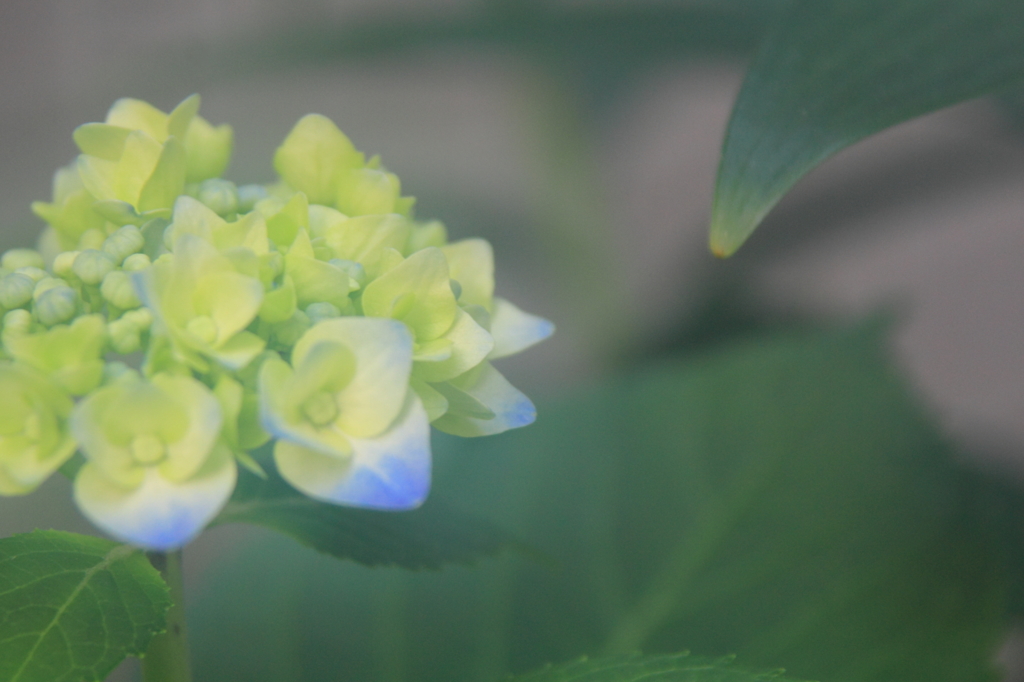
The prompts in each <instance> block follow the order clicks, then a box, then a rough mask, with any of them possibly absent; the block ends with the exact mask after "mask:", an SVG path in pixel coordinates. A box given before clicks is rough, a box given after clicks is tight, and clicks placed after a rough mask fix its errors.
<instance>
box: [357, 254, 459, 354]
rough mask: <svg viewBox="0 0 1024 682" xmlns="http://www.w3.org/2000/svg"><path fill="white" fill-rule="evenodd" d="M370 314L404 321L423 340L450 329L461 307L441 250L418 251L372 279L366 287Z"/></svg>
mask: <svg viewBox="0 0 1024 682" xmlns="http://www.w3.org/2000/svg"><path fill="white" fill-rule="evenodd" d="M362 301H363V312H364V313H365V314H366V316H367V317H392V318H395V319H398V320H401V321H402V322H405V323H406V324H407V325H408V326H409V328H410V329H412V331H413V334H414V335H415V337H416V340H417V341H418V342H420V343H423V342H425V341H432V340H433V339H436V338H438V337H439V336H441V335H443V334H444V333H445V332H446V331H448V330H449V329H450V328H451V326H452V323H453V322H454V321H455V317H456V314H457V313H458V310H459V306H458V304H456V302H455V294H453V293H452V288H451V283H450V282H449V276H448V263H447V261H446V260H445V257H444V254H443V253H441V250H440V249H437V248H428V249H423V250H422V251H417V252H416V253H414V254H412V255H411V256H409V257H408V258H406V259H405V260H404V261H402V262H401V263H400V264H399V265H397V266H396V267H394V268H392V269H391V270H389V271H388V272H386V273H384V274H383V275H381V276H380V277H378V278H377V279H375V280H374V281H372V282H370V283H369V284H368V285H367V286H366V288H365V289H364V290H363V298H362Z"/></svg>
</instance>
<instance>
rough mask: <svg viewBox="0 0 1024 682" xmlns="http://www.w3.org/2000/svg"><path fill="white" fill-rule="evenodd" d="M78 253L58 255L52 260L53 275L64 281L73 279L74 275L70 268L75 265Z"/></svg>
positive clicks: (71, 252) (68, 252)
mask: <svg viewBox="0 0 1024 682" xmlns="http://www.w3.org/2000/svg"><path fill="white" fill-rule="evenodd" d="M79 253H80V252H79V251H64V252H62V253H58V254H57V257H56V258H54V259H53V274H55V275H57V276H58V277H63V278H65V279H66V278H69V277H73V276H74V274H75V273H74V270H73V269H72V266H73V265H74V264H75V258H77V257H78V254H79Z"/></svg>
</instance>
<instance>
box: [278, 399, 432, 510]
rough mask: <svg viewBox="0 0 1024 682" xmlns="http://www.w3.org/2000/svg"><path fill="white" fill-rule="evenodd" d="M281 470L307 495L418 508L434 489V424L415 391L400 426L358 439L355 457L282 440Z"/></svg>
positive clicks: (371, 505) (349, 502)
mask: <svg viewBox="0 0 1024 682" xmlns="http://www.w3.org/2000/svg"><path fill="white" fill-rule="evenodd" d="M274 461H275V463H276V464H277V468H278V471H280V472H281V475H282V476H283V477H284V478H285V480H287V481H288V482H289V483H291V484H292V485H293V486H295V487H296V488H298V489H299V490H301V491H302V492H304V493H306V494H307V495H309V496H311V497H314V498H317V499H320V500H324V501H326V502H332V503H334V504H343V505H349V506H355V507H369V508H371V509H392V510H399V509H413V508H415V507H418V506H419V505H420V504H422V503H423V501H424V500H425V499H426V497H427V493H428V491H429V490H430V423H429V421H428V419H427V413H426V411H425V410H424V409H423V406H422V405H421V404H420V401H419V399H418V398H417V397H416V396H415V394H413V393H412V392H409V394H408V396H407V397H406V400H405V402H404V405H403V409H402V411H401V413H400V414H399V417H398V419H397V420H396V421H395V424H394V425H393V426H392V427H391V428H390V429H388V430H387V431H385V432H384V433H382V434H380V435H379V436H377V437H375V438H353V439H352V455H351V457H349V458H345V459H339V458H335V457H328V456H325V455H323V454H320V453H318V452H315V451H313V450H309V449H307V448H303V447H301V446H298V445H295V444H292V443H288V442H286V441H278V442H277V444H276V445H275V447H274Z"/></svg>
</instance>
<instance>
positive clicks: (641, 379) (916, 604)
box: [196, 327, 1024, 682]
mask: <svg viewBox="0 0 1024 682" xmlns="http://www.w3.org/2000/svg"><path fill="white" fill-rule="evenodd" d="M880 337H881V334H880V333H879V332H878V330H877V327H874V328H862V329H855V330H852V331H844V332H811V331H794V332H787V333H783V334H773V335H760V336H757V335H755V336H751V337H749V338H747V339H745V340H744V341H743V342H738V343H732V344H731V345H729V346H727V347H720V348H718V349H716V350H715V351H714V352H708V351H706V350H705V351H702V352H700V353H699V354H697V355H696V356H694V357H693V358H692V359H689V360H682V361H680V360H675V361H672V362H662V363H658V364H656V365H652V366H649V367H648V368H646V369H645V370H644V371H642V372H633V373H630V374H627V375H625V376H622V377H620V378H618V379H615V380H612V381H608V382H606V383H604V384H598V385H594V386H588V387H587V388H586V389H585V390H577V391H574V392H572V393H570V394H568V395H566V396H564V397H563V399H562V400H560V401H559V402H557V403H551V402H549V403H547V404H545V403H541V404H540V405H539V406H538V419H537V423H536V424H534V425H532V426H530V427H529V428H524V429H517V430H515V431H510V432H508V433H505V434H502V435H500V436H493V437H488V438H478V439H455V438H443V439H438V440H437V442H436V443H435V447H434V452H435V455H436V474H437V475H436V479H435V492H436V493H440V494H442V495H444V498H445V499H447V500H451V501H452V503H453V504H457V505H458V507H459V508H460V509H465V510H467V511H468V512H470V513H475V514H478V515H481V516H484V517H486V518H494V519H500V521H501V523H502V524H503V525H504V526H507V527H508V528H509V529H510V531H511V532H513V533H514V534H515V535H516V536H517V537H521V538H524V540H526V541H527V542H529V543H531V545H535V546H537V547H538V548H539V549H540V550H541V551H543V552H545V553H547V554H549V555H550V556H552V557H554V559H555V561H556V565H555V566H554V567H552V566H550V565H537V564H536V563H531V562H527V561H522V560H520V559H519V558H518V557H516V556H515V555H512V556H511V557H509V558H508V559H506V560H503V561H492V562H487V563H484V564H481V565H480V566H477V567H474V568H473V569H472V570H469V569H465V570H462V569H457V568H456V569H449V570H446V571H444V572H440V573H408V572H396V571H369V570H365V569H362V568H361V567H359V566H354V565H350V566H345V565H341V566H339V565H337V563H336V562H331V561H329V560H326V559H321V558H320V557H317V556H316V555H315V554H313V553H311V552H298V551H289V549H288V547H287V546H286V545H285V544H284V543H281V542H276V541H274V539H273V538H263V539H261V540H259V541H258V542H256V543H254V544H253V545H251V546H249V547H248V548H246V549H244V550H243V551H242V552H241V554H240V555H239V557H238V558H237V560H236V561H234V562H231V563H225V564H223V565H222V566H221V567H220V569H219V575H212V574H211V578H210V582H209V583H208V585H207V589H206V591H205V593H204V596H203V598H202V599H200V600H199V601H198V602H197V605H198V608H199V609H201V611H200V612H197V614H196V615H197V616H199V617H198V618H197V619H196V622H197V624H198V625H199V626H200V627H201V631H200V632H199V633H197V634H198V637H197V640H196V641H197V642H199V643H200V644H199V648H198V649H197V652H196V656H197V657H196V662H197V663H196V671H197V679H198V680H211V681H212V680H216V681H217V682H234V681H236V680H237V681H239V682H241V681H245V682H258V681H265V682H285V681H286V682H294V681H295V680H305V679H309V680H315V679H319V678H318V677H317V674H320V675H321V676H324V675H327V674H328V673H329V674H330V675H331V676H332V678H333V679H339V680H365V679H389V680H417V681H418V682H428V681H436V682H461V681H465V682H468V681H470V680H473V681H480V682H483V681H485V680H492V681H493V680H497V679H500V678H501V677H502V676H503V675H504V674H506V673H507V672H509V671H512V672H523V671H527V670H530V669H533V668H536V667H538V666H540V665H543V664H544V663H545V662H548V661H561V660H568V659H571V658H573V657H576V656H579V655H581V654H589V655H605V654H617V653H618V654H621V653H624V652H628V651H632V650H637V649H642V650H644V651H649V652H652V653H659V652H661V653H667V652H675V651H679V650H680V649H682V648H684V647H686V648H691V649H692V650H694V651H700V652H701V653H703V654H707V655H711V656H722V655H728V654H737V655H738V656H740V658H741V660H742V661H743V662H744V665H746V666H755V667H765V668H774V667H776V666H784V667H785V668H786V669H787V671H789V674H791V675H793V676H795V677H798V678H810V679H821V680H827V681H828V682H868V681H871V682H874V681H876V680H899V681H900V682H959V681H960V680H993V679H996V677H995V674H994V672H993V670H992V666H991V662H990V661H991V654H992V651H993V650H994V648H995V646H996V645H997V643H998V641H999V638H1000V636H1001V633H1002V628H1003V625H1004V611H1005V609H1006V602H1007V598H1008V596H1007V590H1006V585H1007V583H1008V582H1009V579H1010V575H1009V567H1008V566H1007V565H1006V562H1005V561H1004V556H1003V554H1004V550H1005V548H1006V547H1005V546H1004V545H1001V544H1000V542H1001V538H1000V537H997V534H998V533H1000V532H1002V528H1001V524H1003V523H1004V514H1003V513H1002V512H999V513H996V511H995V510H993V509H992V508H991V506H990V504H991V501H992V499H993V497H994V496H993V495H992V494H991V489H990V487H989V484H988V483H987V482H984V481H983V480H982V482H979V479H978V478H976V477H975V476H973V475H969V474H968V473H967V472H965V471H964V470H963V469H962V468H960V467H959V466H957V465H956V464H954V457H953V455H954V453H953V452H952V451H951V449H950V448H949V447H948V445H947V444H945V443H944V442H943V441H942V439H941V438H940V437H939V436H938V434H937V433H936V430H935V428H934V427H933V426H932V425H931V424H930V423H929V422H928V421H927V420H926V419H925V418H924V417H923V416H922V414H921V411H920V409H919V408H918V407H917V406H916V404H915V403H914V401H913V400H912V399H911V398H910V396H908V393H907V391H906V390H905V389H904V387H903V386H902V385H901V382H900V381H899V380H898V379H897V378H896V377H895V376H894V374H893V372H892V371H891V370H890V369H889V367H888V364H887V362H886V356H885V353H884V352H883V350H882V348H883V343H882V339H881V338H880ZM1016 497H1018V498H1019V497H1020V495H1019V493H1018V494H1016ZM1007 506H1008V508H1013V507H1012V505H1007ZM1017 508H1019V507H1017ZM1018 533H1019V532H1018ZM1020 537H1024V536H1020ZM1018 542H1019V541H1018ZM254 591H258V592H260V594H261V595H262V599H261V600H260V601H259V602H258V603H257V602H255V601H254V600H253V599H252V598H251V595H252V593H253V592H254ZM340 613H344V614H345V617H344V618H339V616H338V614H340ZM270 622H272V623H273V624H274V625H273V628H274V629H272V630H267V629H265V626H264V624H266V623H270ZM328 642H329V643H330V644H329V645H328V644H327V643H328Z"/></svg>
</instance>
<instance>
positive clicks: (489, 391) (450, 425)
mask: <svg viewBox="0 0 1024 682" xmlns="http://www.w3.org/2000/svg"><path fill="white" fill-rule="evenodd" d="M438 388H440V387H438ZM448 389H449V390H450V389H458V390H461V391H463V392H465V393H466V394H467V395H468V396H470V397H472V398H474V399H475V400H478V401H479V402H480V403H481V404H483V405H484V406H486V407H487V408H488V409H489V410H490V411H492V412H494V415H495V416H494V417H493V418H492V419H474V418H473V417H471V416H462V415H457V414H455V413H454V411H453V410H452V409H451V407H449V411H448V413H447V414H446V415H444V416H443V417H441V418H440V419H438V420H437V421H435V422H434V426H435V427H436V428H437V429H438V430H439V431H444V432H445V433H450V434H452V435H455V436H490V435H493V434H496V433H501V432H503V431H507V430H509V429H515V428H519V427H520V426H526V425H528V424H532V423H533V421H534V420H535V419H536V418H537V409H536V408H535V407H534V406H533V403H532V402H530V399H529V398H527V397H526V396H525V395H523V394H522V393H521V392H520V391H519V390H518V389H517V388H515V387H514V386H513V385H512V384H510V383H509V382H508V380H507V379H505V377H503V376H502V375H501V374H500V373H498V370H496V369H494V367H492V366H491V364H490V363H487V362H484V363H481V364H480V365H479V366H478V367H477V368H475V369H473V370H471V371H469V372H467V373H466V374H464V375H462V376H460V377H458V378H457V379H455V380H453V381H451V382H450V383H449V385H448ZM451 402H452V399H451V397H449V404H451Z"/></svg>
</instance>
